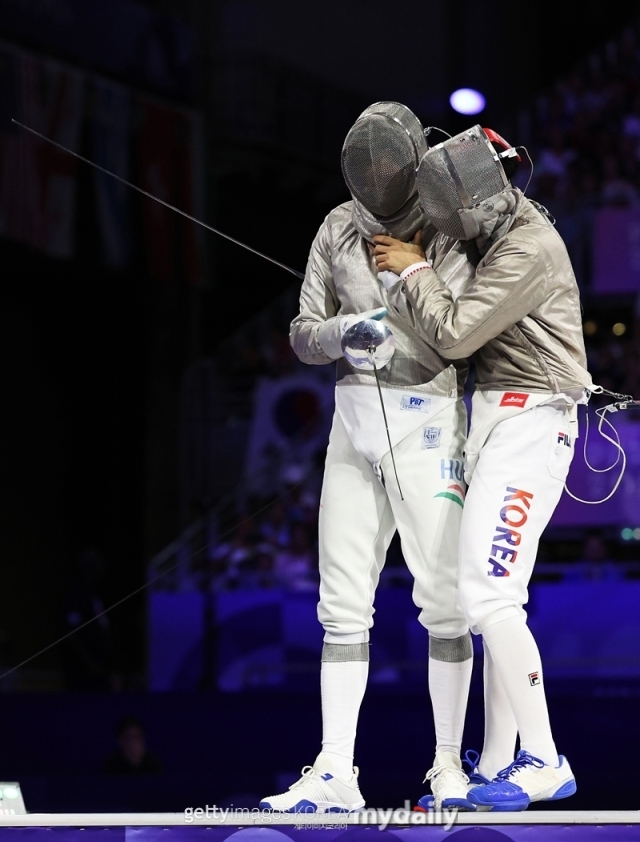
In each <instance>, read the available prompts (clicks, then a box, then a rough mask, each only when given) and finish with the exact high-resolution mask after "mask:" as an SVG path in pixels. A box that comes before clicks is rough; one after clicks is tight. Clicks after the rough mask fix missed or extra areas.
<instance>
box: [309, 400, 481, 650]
mask: <svg viewBox="0 0 640 842" xmlns="http://www.w3.org/2000/svg"><path fill="white" fill-rule="evenodd" d="M336 392H337V398H336V403H337V410H336V413H335V415H334V419H333V427H332V430H331V436H330V439H329V447H328V450H327V459H326V466H325V473H324V481H323V487H322V496H321V500H320V520H319V554H320V577H321V582H320V602H319V606H318V618H319V620H320V622H321V623H322V625H323V627H324V629H325V632H326V634H325V642H335V643H338V642H339V643H343V644H348V643H353V644H358V643H363V642H366V641H367V640H368V638H369V629H370V628H371V626H372V625H373V613H374V608H373V600H374V595H375V590H376V587H377V584H378V581H379V578H380V571H381V570H382V568H383V566H384V562H385V557H386V552H387V548H388V546H389V543H390V541H391V539H392V537H393V535H394V532H395V530H396V529H397V530H398V532H399V534H400V539H401V542H402V551H403V555H404V557H405V560H406V562H407V566H408V568H409V570H410V572H411V574H412V575H413V577H414V580H415V583H414V588H413V599H414V602H415V604H416V605H417V606H418V607H419V608H420V617H419V619H420V622H421V623H422V625H423V626H425V627H426V628H427V629H428V630H429V632H430V633H431V634H432V635H433V636H435V637H437V638H443V639H451V640H452V639H454V638H459V637H461V636H462V635H465V634H466V633H467V631H468V625H467V623H466V621H465V619H464V617H463V614H462V611H461V608H460V604H459V600H458V588H457V586H458V538H459V528H460V520H461V515H462V505H463V503H464V496H465V484H464V479H463V467H462V448H463V446H464V441H465V433H466V409H465V407H464V404H463V403H462V401H461V400H457V399H455V398H438V397H433V396H429V395H425V394H424V393H421V394H420V395H418V396H413V400H416V401H422V402H423V404H424V403H425V401H426V402H427V403H428V407H427V410H426V411H424V412H422V411H421V410H420V409H418V410H417V411H416V410H414V409H413V408H410V407H411V404H410V403H409V401H410V400H411V399H412V396H411V395H409V394H406V393H405V392H403V391H400V390H391V389H384V390H383V393H384V400H385V407H386V410H387V416H388V420H389V429H390V432H391V437H392V442H393V453H394V456H395V463H396V468H397V472H398V478H399V480H400V486H401V487H402V494H403V496H404V500H401V497H400V492H399V489H398V484H397V482H396V477H395V473H394V468H393V463H392V460H391V453H390V452H389V449H388V444H387V445H386V448H385V450H384V451H383V450H382V444H381V441H382V440H381V438H380V436H381V434H382V435H384V426H383V420H382V411H381V408H380V405H379V401H378V395H377V392H376V390H375V389H372V388H369V387H362V386H353V387H348V389H345V388H344V387H342V388H341V387H338V388H337V390H336ZM348 392H353V393H355V395H356V405H355V406H354V407H353V408H354V411H353V413H350V412H349V405H350V404H351V401H350V398H349V395H348ZM362 401H365V402H366V401H368V402H369V404H370V411H368V412H366V413H365V412H364V411H363V410H364V407H363V405H362ZM375 402H377V409H376V406H375ZM345 405H346V408H345ZM341 410H342V411H341ZM374 410H375V412H376V414H374ZM409 414H411V418H412V420H411V422H409V421H408V420H407V419H408V416H409ZM354 418H358V419H360V422H359V423H360V424H363V421H364V422H368V423H364V425H363V426H362V427H361V432H358V429H356V428H355V427H354ZM407 424H409V426H413V428H414V429H413V430H412V431H411V432H410V433H408V434H407V435H404V436H403V437H402V438H401V439H400V440H399V441H397V443H396V441H395V440H394V438H395V436H394V429H395V430H396V433H397V431H398V430H401V432H404V430H406V425H407ZM348 427H351V437H350V435H349V432H348ZM403 428H404V429H403ZM352 439H355V443H354V441H353V440H352ZM376 448H378V449H377V450H376ZM365 453H366V456H365V455H363V454H365ZM334 635H335V637H334ZM467 657H468V656H467Z"/></svg>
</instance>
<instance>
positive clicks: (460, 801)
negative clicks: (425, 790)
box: [414, 795, 476, 813]
mask: <svg viewBox="0 0 640 842" xmlns="http://www.w3.org/2000/svg"><path fill="white" fill-rule="evenodd" d="M442 807H443V809H445V810H451V809H453V808H454V807H457V808H458V810H466V811H467V812H469V813H475V811H476V805H475V804H472V803H471V801H469V800H468V799H467V798H445V799H444V801H443V802H442ZM414 809H418V810H425V811H426V812H428V813H430V812H432V811H433V810H435V798H434V797H433V795H423V796H422V798H421V799H420V800H419V801H418V804H417V805H416V808H414Z"/></svg>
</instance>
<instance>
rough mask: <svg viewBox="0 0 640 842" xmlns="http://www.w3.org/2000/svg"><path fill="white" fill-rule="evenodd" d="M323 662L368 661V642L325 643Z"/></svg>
mask: <svg viewBox="0 0 640 842" xmlns="http://www.w3.org/2000/svg"><path fill="white" fill-rule="evenodd" d="M322 660H323V662H329V661H333V662H341V661H368V660H369V644H368V643H325V644H323V646H322Z"/></svg>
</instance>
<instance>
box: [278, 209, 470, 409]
mask: <svg viewBox="0 0 640 842" xmlns="http://www.w3.org/2000/svg"><path fill="white" fill-rule="evenodd" d="M434 235H435V229H434V228H433V227H432V226H431V225H427V226H426V227H425V228H424V229H423V245H425V246H427V247H428V246H429V243H430V241H432V240H433V239H434ZM438 239H439V235H438ZM433 251H434V261H435V262H434V266H438V269H439V278H440V280H441V281H442V283H443V284H445V285H446V287H445V288H446V289H447V290H448V294H449V295H450V296H451V299H452V300H454V299H455V298H456V297H457V295H459V293H460V292H461V290H462V289H463V288H464V285H465V283H466V282H467V281H468V280H469V279H470V278H471V277H472V275H473V266H472V265H471V264H470V263H469V262H468V260H467V258H466V246H465V244H464V243H456V242H455V241H454V240H447V241H446V242H442V244H441V246H440V247H438V248H434V249H433ZM377 307H387V308H389V314H388V316H386V317H385V319H384V321H385V324H387V325H388V327H389V328H390V329H391V331H392V332H393V335H394V337H395V340H396V352H395V354H394V356H393V358H392V360H391V362H390V363H389V364H388V365H387V366H385V367H384V368H383V369H381V370H380V372H379V373H380V380H381V384H382V385H383V386H386V387H387V388H391V389H411V391H417V392H426V393H429V394H433V395H437V396H441V397H459V396H460V395H462V392H463V388H464V381H465V379H466V375H467V370H468V365H467V363H466V361H464V360H463V359H460V358H457V359H455V360H453V361H451V360H448V359H446V358H445V356H444V355H443V354H440V353H439V352H438V351H436V350H435V349H434V347H433V346H432V345H430V344H429V343H428V342H427V341H426V339H425V337H424V335H423V328H422V325H421V324H420V321H419V320H414V321H413V323H409V322H408V321H407V320H406V319H405V318H403V317H402V316H401V315H400V314H399V313H398V312H396V311H395V310H393V309H392V308H391V307H390V303H389V300H388V299H387V292H386V290H385V288H384V286H383V284H382V283H381V281H380V280H379V279H378V274H377V269H376V265H375V261H374V260H373V257H372V256H371V253H370V249H369V246H368V243H367V241H366V240H365V238H364V237H363V236H362V234H361V233H360V232H359V231H358V230H357V229H356V227H355V225H354V223H353V220H352V203H351V202H345V204H343V205H340V206H339V207H337V208H335V209H334V210H332V211H331V213H330V214H329V215H328V216H327V218H326V219H325V221H324V222H323V224H322V226H321V227H320V230H319V231H318V234H317V236H316V238H315V240H314V241H313V245H312V246H311V252H310V255H309V261H308V263H307V269H306V274H305V279H304V282H303V284H302V290H301V293H300V314H299V315H298V316H296V318H295V319H294V320H293V322H292V323H291V331H290V341H291V346H292V348H293V350H294V351H295V353H296V355H297V356H298V358H299V359H300V360H302V362H304V363H309V364H311V365H323V364H325V363H330V362H334V360H332V359H331V358H330V357H328V356H327V355H326V354H325V353H324V351H323V350H322V348H321V346H320V344H319V342H318V336H319V335H321V331H329V330H333V329H334V328H335V325H336V322H338V321H339V320H341V319H342V318H343V317H344V316H347V315H350V314H355V313H362V312H364V311H366V310H372V309H374V308H377ZM337 380H338V386H341V385H351V384H358V385H364V386H374V387H375V375H374V373H373V371H361V370H356V369H354V368H353V367H352V366H351V365H349V363H348V362H347V361H346V360H345V359H344V357H342V358H340V359H339V360H338V361H337Z"/></svg>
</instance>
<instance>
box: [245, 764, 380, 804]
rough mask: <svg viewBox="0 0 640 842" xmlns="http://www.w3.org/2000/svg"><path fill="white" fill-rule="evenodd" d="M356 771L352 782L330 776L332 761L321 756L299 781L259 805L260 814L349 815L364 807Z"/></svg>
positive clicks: (305, 770) (304, 771)
mask: <svg viewBox="0 0 640 842" xmlns="http://www.w3.org/2000/svg"><path fill="white" fill-rule="evenodd" d="M358 771H359V770H358V767H357V766H355V767H354V770H353V776H352V777H351V780H348V781H345V780H343V779H341V778H339V777H337V775H334V774H333V771H332V765H331V761H330V760H329V759H328V758H327V757H325V756H323V754H322V753H321V754H320V755H319V756H318V758H317V760H316V762H315V763H314V764H313V766H305V767H304V769H303V770H302V777H301V778H300V780H299V781H296V783H294V784H293V785H292V786H290V787H289V789H288V790H287V792H284V793H282V794H281V795H270V796H269V797H267V798H263V799H262V801H261V802H260V805H259V806H260V809H261V810H275V811H277V812H279V813H352V812H354V811H356V810H361V809H362V808H363V807H364V799H363V797H362V794H361V793H360V789H359V788H358Z"/></svg>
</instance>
